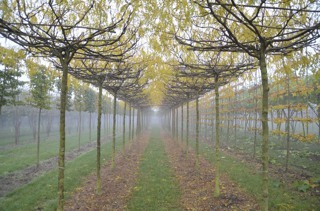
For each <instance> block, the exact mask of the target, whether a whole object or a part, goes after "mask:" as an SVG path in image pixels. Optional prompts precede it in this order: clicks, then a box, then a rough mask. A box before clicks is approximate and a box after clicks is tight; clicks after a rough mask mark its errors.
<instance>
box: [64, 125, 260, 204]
mask: <svg viewBox="0 0 320 211" xmlns="http://www.w3.org/2000/svg"><path fill="white" fill-rule="evenodd" d="M189 151H190V153H189V154H188V155H187V154H186V153H185V150H184V147H183V144H182V143H181V142H178V141H174V140H172V139H171V136H169V135H168V134H166V133H165V132H160V129H159V128H153V129H152V131H151V134H150V137H149V136H148V135H146V134H144V135H143V136H142V137H140V138H138V139H137V140H135V141H133V142H132V146H131V148H130V149H129V150H128V151H127V153H126V155H125V156H123V155H122V154H119V155H118V156H117V163H116V167H115V169H113V170H111V168H110V164H107V165H106V166H104V168H103V171H102V184H103V185H102V194H101V195H97V194H95V184H96V183H95V182H96V178H95V175H92V176H90V178H88V180H87V182H86V183H85V184H84V185H83V186H81V187H79V188H78V190H77V191H76V192H75V193H74V194H73V196H72V198H71V199H70V200H69V201H67V203H66V210H259V206H258V204H257V202H256V200H255V198H253V197H252V196H250V195H249V194H247V193H245V192H244V191H243V190H241V189H240V188H239V187H238V186H237V185H236V184H234V183H233V182H232V181H231V180H230V179H229V178H228V176H227V175H225V174H222V175H221V197H218V198H215V197H213V191H214V179H215V169H214V166H213V165H212V164H211V163H210V162H208V161H207V160H205V159H204V158H202V157H200V163H199V167H198V168H196V165H195V163H196V162H195V154H194V152H193V150H191V149H190V150H189Z"/></svg>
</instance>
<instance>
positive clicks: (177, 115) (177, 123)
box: [176, 107, 179, 140]
mask: <svg viewBox="0 0 320 211" xmlns="http://www.w3.org/2000/svg"><path fill="white" fill-rule="evenodd" d="M176 110H177V112H176V140H178V139H179V109H178V107H177V108H176Z"/></svg>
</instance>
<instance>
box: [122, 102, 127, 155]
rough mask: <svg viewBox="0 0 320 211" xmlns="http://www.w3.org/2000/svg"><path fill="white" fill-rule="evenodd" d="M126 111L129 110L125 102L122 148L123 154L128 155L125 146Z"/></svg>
mask: <svg viewBox="0 0 320 211" xmlns="http://www.w3.org/2000/svg"><path fill="white" fill-rule="evenodd" d="M126 110H127V102H124V109H123V122H122V148H123V154H126V149H125V144H126Z"/></svg>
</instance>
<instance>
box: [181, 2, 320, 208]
mask: <svg viewBox="0 0 320 211" xmlns="http://www.w3.org/2000/svg"><path fill="white" fill-rule="evenodd" d="M195 3H196V4H197V5H198V6H199V12H198V14H199V13H201V15H200V16H199V15H198V17H201V23H200V22H199V21H196V22H195V21H192V22H193V23H196V24H195V26H196V27H199V28H201V30H202V31H205V29H208V32H209V33H208V34H207V35H208V36H193V35H191V36H189V37H188V38H186V39H179V38H178V39H179V40H180V42H182V43H184V44H186V45H189V46H190V49H191V50H195V51H228V52H239V53H245V54H248V55H249V56H251V57H253V58H255V59H257V60H258V63H259V68H260V71H261V78H262V115H261V122H262V137H263V143H262V165H263V179H262V180H263V185H262V192H263V198H264V205H263V208H262V209H263V210H268V206H269V205H268V201H269V191H268V163H269V152H268V150H269V127H268V91H269V86H268V71H267V55H275V54H278V55H285V54H290V53H291V52H293V51H297V50H300V49H302V48H304V47H306V46H308V45H311V44H312V43H314V42H315V40H317V39H318V38H319V36H320V35H319V33H318V30H319V26H320V23H319V22H318V21H317V20H318V19H319V11H318V10H317V9H318V7H319V5H317V4H316V2H312V1H310V2H309V1H306V2H300V1H284V2H280V3H277V4H274V3H273V2H270V3H269V2H266V1H261V2H256V3H255V4H252V2H251V1H245V2H242V3H236V2H235V1H233V0H231V1H228V2H222V1H220V0H217V1H215V2H212V1H209V0H207V1H200V0H199V1H195ZM210 18H211V19H210ZM204 22H207V23H208V22H210V24H206V25H205V24H204ZM197 23H199V25H197ZM278 23H284V24H282V25H279V24H278ZM213 35H214V36H213ZM215 37H216V38H218V39H214V38H215Z"/></svg>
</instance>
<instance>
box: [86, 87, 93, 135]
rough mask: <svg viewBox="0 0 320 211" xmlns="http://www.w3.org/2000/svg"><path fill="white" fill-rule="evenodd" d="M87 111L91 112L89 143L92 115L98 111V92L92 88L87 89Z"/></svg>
mask: <svg viewBox="0 0 320 211" xmlns="http://www.w3.org/2000/svg"><path fill="white" fill-rule="evenodd" d="M84 103H85V111H87V112H89V141H92V139H91V128H92V126H91V125H92V118H91V116H92V113H93V112H95V111H96V92H95V91H94V90H93V89H91V88H89V87H88V88H86V89H85V92H84Z"/></svg>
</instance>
